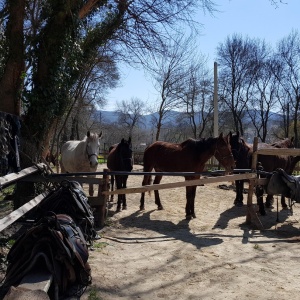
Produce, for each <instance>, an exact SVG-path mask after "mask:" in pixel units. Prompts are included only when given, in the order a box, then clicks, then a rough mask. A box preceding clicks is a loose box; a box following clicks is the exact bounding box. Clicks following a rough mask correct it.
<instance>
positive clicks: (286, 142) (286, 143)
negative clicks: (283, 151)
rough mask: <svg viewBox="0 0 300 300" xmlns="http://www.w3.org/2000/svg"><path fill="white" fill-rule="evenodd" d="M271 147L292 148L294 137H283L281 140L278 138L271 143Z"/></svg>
mask: <svg viewBox="0 0 300 300" xmlns="http://www.w3.org/2000/svg"><path fill="white" fill-rule="evenodd" d="M271 146H272V147H275V148H293V147H294V137H292V138H285V139H283V140H279V141H276V142H274V143H273V144H271Z"/></svg>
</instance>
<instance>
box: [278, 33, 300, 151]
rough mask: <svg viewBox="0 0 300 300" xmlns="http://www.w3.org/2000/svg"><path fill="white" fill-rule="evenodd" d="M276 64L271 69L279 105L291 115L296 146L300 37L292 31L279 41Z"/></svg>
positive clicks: (299, 93) (297, 142)
mask: <svg viewBox="0 0 300 300" xmlns="http://www.w3.org/2000/svg"><path fill="white" fill-rule="evenodd" d="M275 56H276V59H277V64H276V67H275V68H274V69H273V72H274V75H275V76H276V77H277V79H278V81H279V83H280V88H281V97H282V99H281V104H282V107H283V108H284V109H286V110H287V111H288V115H289V114H291V118H292V120H293V134H294V137H295V144H296V146H298V145H299V133H298V119H299V109H300V36H299V32H298V31H297V30H293V31H292V32H291V33H290V34H289V35H288V36H287V37H285V38H283V39H281V40H280V41H279V43H278V46H277V51H276V54H275Z"/></svg>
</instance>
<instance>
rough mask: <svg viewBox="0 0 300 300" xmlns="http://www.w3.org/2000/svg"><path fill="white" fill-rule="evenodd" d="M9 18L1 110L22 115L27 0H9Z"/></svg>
mask: <svg viewBox="0 0 300 300" xmlns="http://www.w3.org/2000/svg"><path fill="white" fill-rule="evenodd" d="M8 7H9V19H8V24H7V30H6V39H7V42H8V53H9V55H8V57H7V61H6V66H5V70H4V74H3V77H2V78H1V79H0V99H1V101H0V111H3V112H6V113H10V114H13V115H17V116H20V110H21V105H20V90H21V88H22V83H23V79H22V73H23V72H24V70H25V64H24V36H23V22H24V15H25V0H9V1H8Z"/></svg>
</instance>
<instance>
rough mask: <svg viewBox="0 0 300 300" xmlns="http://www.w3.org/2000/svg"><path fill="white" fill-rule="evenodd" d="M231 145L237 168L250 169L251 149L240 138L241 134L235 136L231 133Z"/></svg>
mask: <svg viewBox="0 0 300 300" xmlns="http://www.w3.org/2000/svg"><path fill="white" fill-rule="evenodd" d="M229 136H230V145H231V151H232V154H233V158H234V160H235V163H236V166H237V168H249V157H250V156H249V155H250V154H251V147H250V146H249V145H248V144H247V143H246V142H245V140H244V139H243V138H242V137H241V136H240V132H239V131H238V132H237V133H235V134H233V133H232V132H231V131H230V132H229Z"/></svg>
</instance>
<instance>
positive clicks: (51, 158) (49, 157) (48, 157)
mask: <svg viewBox="0 0 300 300" xmlns="http://www.w3.org/2000/svg"><path fill="white" fill-rule="evenodd" d="M56 158H57V155H56V154H55V155H54V154H53V153H51V152H50V151H49V152H48V153H47V155H46V157H45V159H46V161H47V163H49V164H50V163H52V164H53V166H56Z"/></svg>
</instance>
